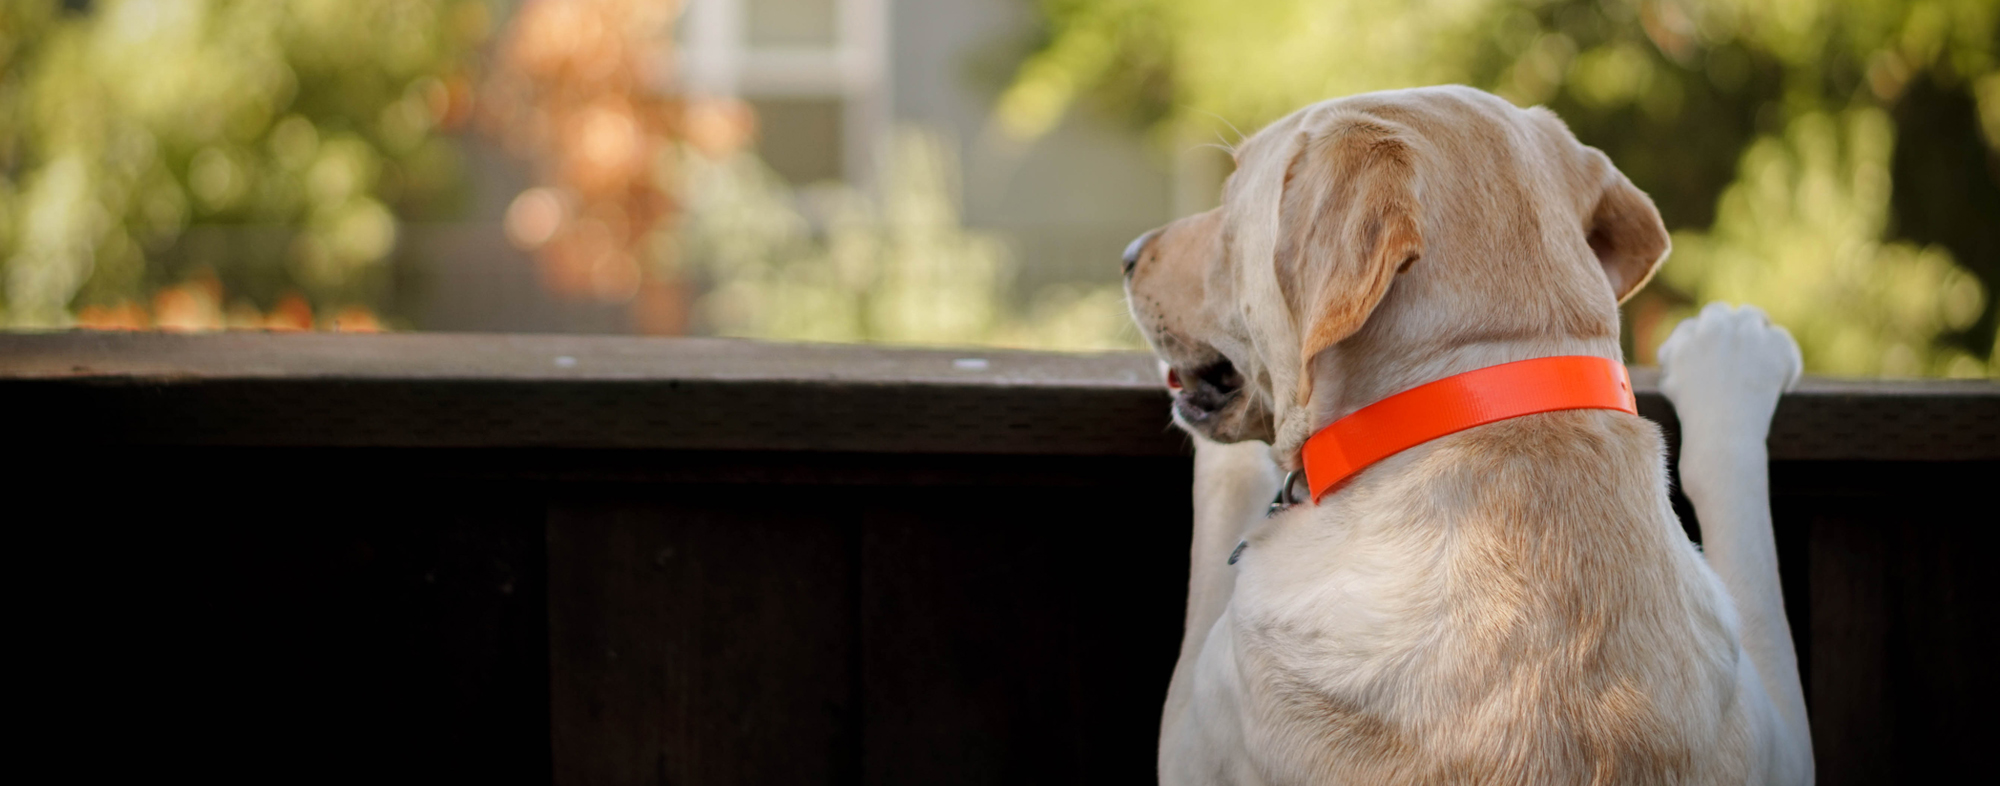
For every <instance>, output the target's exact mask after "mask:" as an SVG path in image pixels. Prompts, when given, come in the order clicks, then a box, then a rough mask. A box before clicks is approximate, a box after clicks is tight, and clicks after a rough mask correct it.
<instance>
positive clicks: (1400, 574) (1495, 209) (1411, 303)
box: [1124, 87, 1813, 784]
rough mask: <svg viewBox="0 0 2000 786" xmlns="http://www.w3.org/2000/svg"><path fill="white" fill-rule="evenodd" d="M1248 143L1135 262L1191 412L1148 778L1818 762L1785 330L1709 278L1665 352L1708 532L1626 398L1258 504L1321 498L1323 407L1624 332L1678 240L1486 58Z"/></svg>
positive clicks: (1144, 306)
mask: <svg viewBox="0 0 2000 786" xmlns="http://www.w3.org/2000/svg"><path fill="white" fill-rule="evenodd" d="M1232 152H1233V155H1234V157H1235V159H1236V169H1235V171H1234V173H1233V174H1231V175H1230V177H1229V179H1228V180H1227V181H1226V182H1225V184H1224V187H1223V197H1222V202H1221V206H1220V207H1218V208H1216V209H1214V210H1211V211H1208V212H1205V213H1201V214H1198V215H1193V216H1188V217H1185V218H1182V219H1179V220H1177V221H1174V222H1172V223H1170V224H1168V225H1166V226H1164V227H1162V228H1160V229H1158V230H1154V231H1153V232H1149V233H1147V234H1146V235H1144V236H1142V237H1140V238H1139V239H1138V240H1136V241H1134V242H1133V244H1132V246H1131V247H1130V248H1128V249H1127V251H1126V254H1125V258H1124V265H1125V277H1126V294H1127V296H1128V298H1129V303H1130V307H1131V312H1132V315H1133V318H1134V319H1135V321H1136V322H1137V323H1138V325H1139V327H1140V329H1141V332H1142V333H1143V334H1144V335H1145V337H1146V340H1147V341H1148V342H1149V344H1150V345H1151V346H1152V348H1153V350H1154V351H1155V354H1157V355H1158V357H1159V358H1160V360H1161V362H1162V364H1163V366H1164V367H1165V368H1166V369H1167V370H1166V373H1165V376H1166V378H1167V382H1168V386H1169V388H1170V389H1172V391H1173V417H1174V420H1175V421H1176V423H1177V424H1178V425H1179V426H1180V427H1181V428H1183V429H1184V430H1186V431H1187V432H1188V433H1190V434H1192V435H1193V436H1194V439H1195V441H1196V443H1197V449H1196V456H1195V477H1196V484H1195V489H1194V510H1195V532H1194V543H1193V546H1192V549H1191V553H1190V556H1191V559H1192V572H1191V577H1190V586H1189V593H1188V608H1187V621H1186V635H1185V638H1184V640H1183V643H1182V646H1181V653H1180V661H1179V664H1178V665H1177V666H1176V667H1175V669H1174V674H1173V679H1172V682H1171V684H1170V687H1169V689H1168V694H1167V699H1166V704H1165V708H1164V715H1163V718H1162V721H1161V735H1160V751H1159V777H1160V782H1161V783H1163V784H1192V783H1201V784H1308V783H1314V784H1316V783H1357V784H1397V783H1426V784H1433V783H1496V784H1517V783H1518V784H1545V783H1549V784H1553V783H1592V784H1614V783H1615V784H1625V783H1633V784H1639V783H1730V784H1743V783H1805V782H1810V781H1811V779H1812V774H1813V770H1812V766H1813V765H1812V755H1811V740H1810V736H1809V733H1808V729H1807V725H1806V724H1807V721H1806V714H1805V704H1804V700H1803V691H1802V690H1801V688H1800V685H1799V678H1798V668H1797V663H1796V658H1795V654H1794V652H1793V648H1792V642H1791V636H1790V630H1789V627H1788V625H1787V622H1786V619H1785V613H1784V606H1783V603H1782V598H1781V597H1780V594H1779V584H1778V566H1777V558H1776V549H1775V546H1774V541H1773V537H1772V532H1771V524H1770V512H1769V505H1768V493H1767V490H1766V486H1767V480H1766V475H1765V472H1766V470H1765V460H1766V458H1765V453H1764V446H1763V437H1764V434H1765V433H1766V432H1767V430H1768V428H1769V423H1770V418H1771V414H1772V412H1773V410H1774V408H1775V406H1776V401H1777V399H1778V396H1779V394H1780V393H1781V392H1782V391H1783V390H1784V389H1785V388H1786V387H1788V386H1789V385H1790V384H1792V382H1793V381H1794V380H1796V378H1797V376H1798V370H1799V360H1798V351H1797V347H1796V345H1795V344H1793V343H1792V342H1791V339H1790V337H1789V336H1788V335H1787V334H1785V333H1784V332H1783V331H1782V329H1779V328H1775V327H1772V326H1770V325H1769V324H1768V322H1767V321H1766V320H1765V319H1764V318H1763V316H1762V315H1761V314H1760V313H1758V312H1756V311H1755V310H1754V309H1747V308H1746V309H1731V308H1728V307H1723V306H1712V307H1710V308H1708V309H1705V310H1704V311H1703V312H1702V313H1701V315H1700V316H1699V317H1698V318H1696V319H1692V320H1689V321H1688V322H1686V323H1683V324H1682V325H1681V326H1680V327H1679V328H1678V329H1677V331H1676V333H1674V334H1673V336H1672V337H1671V338H1670V340H1669V341H1668V342H1667V343H1666V344H1665V345H1664V346H1663V347H1662V350H1661V362H1662V367H1663V378H1662V383H1661V387H1662V390H1663V391H1664V392H1665V394H1666V395H1667V397H1668V398H1669V400H1670V401H1672V402H1673V403H1674V405H1675V406H1676V408H1677V410H1678V412H1679V413H1680V418H1681V423H1682V426H1683V435H1684V437H1683V448H1682V456H1683V458H1682V478H1683V483H1684V486H1685V490H1686V492H1687V494H1688V496H1689V498H1690V499H1691V500H1692V501H1693V503H1694V505H1695V509H1696V511H1697V513H1698V515H1699V518H1700V521H1701V526H1702V530H1703V533H1704V541H1705V548H1706V553H1705V554H1704V553H1703V551H1702V550H1701V549H1700V548H1699V547H1697V546H1695V545H1694V544H1692V543H1690V542H1689V541H1688V539H1687V537H1686V535H1685V534H1684V531H1683V530H1682V529H1681V526H1680V523H1679V522H1678V520H1677V519H1676V517H1675V514H1674V512H1673V509H1672V507H1671V505H1670V504H1669V501H1668V489H1667V474H1666V469H1665V459H1664V456H1665V449H1664V441H1663V439H1662V437H1661V434H1660V431H1659V429H1658V428H1657V427H1656V426H1654V425H1653V424H1652V423H1651V422H1649V421H1647V420H1644V419H1642V418H1640V417H1638V416H1637V415H1635V414H1631V413H1630V412H1628V411H1618V410H1614V409H1602V408H1600V409H1570V410H1564V411H1550V412H1542V413H1540V414H1530V415H1525V416H1521V417H1513V418H1510V419H1504V420H1500V421H1498V422H1492V423H1489V424H1486V425H1480V426H1477V427H1474V428H1469V429H1466V430H1463V431H1459V432H1457V433H1452V434H1449V435H1448V436H1442V437H1439V438H1435V439H1431V440H1430V441H1427V442H1422V443H1421V444H1417V445H1415V446H1413V447H1409V448H1408V449H1404V450H1401V451H1400V452H1396V453H1393V454H1392V455H1389V456H1388V457H1386V458H1383V459H1382V460H1380V461H1379V462H1377V463H1374V464H1373V465H1371V466H1368V467H1366V468H1365V469H1363V470H1362V471H1360V472H1358V473H1357V474H1354V475H1352V476H1351V477H1350V478H1349V479H1347V480H1346V481H1345V482H1344V483H1343V484H1341V485H1339V486H1337V487H1335V488H1333V489H1331V490H1330V491H1327V492H1325V493H1324V495H1323V496H1319V498H1318V499H1317V500H1316V501H1312V500H1301V501H1299V502H1297V504H1293V505H1290V506H1288V507H1287V506H1283V505H1279V504H1275V503H1270V502H1269V500H1271V498H1272V496H1273V494H1274V491H1276V492H1277V493H1278V495H1279V496H1280V498H1281V499H1282V498H1285V497H1287V496H1297V493H1296V491H1295V490H1294V488H1293V487H1292V481H1291V480H1290V478H1291V475H1289V474H1287V473H1291V472H1294V471H1297V470H1300V469H1301V467H1302V462H1303V459H1302V458H1301V454H1302V451H1303V450H1304V449H1305V447H1306V445H1307V442H1308V439H1309V438H1311V437H1312V436H1313V435H1314V434H1315V433H1316V432H1318V431H1319V430H1320V429H1323V428H1326V427H1327V426H1328V425H1329V424H1332V423H1335V422H1336V421H1340V420H1341V419H1343V418H1346V417H1348V416H1350V415H1352V414H1354V413H1355V412H1357V411H1359V410H1361V409H1363V408H1364V407H1367V406H1368V405H1370V404H1372V403H1375V402H1378V401H1380V400H1382V399H1384V398H1385V397H1389V396H1391V395H1392V394H1397V393H1399V392H1401V391H1406V390H1410V389H1411V388H1415V387H1418V386H1420V385H1424V384H1426V383H1431V382H1434V381H1437V380H1442V379H1445V378H1448V377H1453V376H1454V375H1460V374H1463V373H1465V372H1471V371H1475V370H1478V369H1484V368H1488V367H1493V366H1497V365H1500V364H1506V363H1511V362H1514V361H1523V360H1531V359H1537V358H1551V357H1562V356H1582V357H1584V358H1592V357H1594V358H1607V359H1610V360H1611V361H1613V362H1616V361H1617V360H1618V359H1619V358H1621V357H1622V355H1621V352H1620V349H1619V343H1618V335H1619V331H1618V311H1617V304H1618V303H1619V302H1620V301H1622V300H1623V299H1624V298H1625V297H1627V296H1628V295H1630V294H1631V293H1632V292H1634V291H1636V290H1637V289H1639V287H1641V286H1642V285H1643V284H1644V283H1645V282H1646V281H1647V280H1648V279H1649V278H1650V277H1651V276H1652V274H1653V271H1654V269H1655V268H1656V267H1657V265H1658V264H1659V263H1660V262H1661V261H1663V260H1664V258H1665V257H1666V254H1667V251H1668V246H1669V242H1668V235H1667V232H1666V229H1665V227H1664V225H1663V224H1662V222H1661V219H1660V216H1659V213H1658V211H1657V210H1656V209H1655V208H1654V206H1653V204H1652V201H1651V200H1650V199H1649V198H1648V197H1647V196H1646V195H1645V194H1644V193H1642V192H1641V191H1639V190H1638V189H1637V188H1636V187H1634V186H1633V185H1632V184H1631V182H1630V181H1629V180H1627V179H1626V178H1625V176H1624V175H1623V174H1621V173H1620V172H1619V171H1618V170H1617V168H1616V167H1614V166H1613V165H1612V164H1611V162H1610V160H1609V159H1608V158H1607V157H1606V156H1605V155H1604V154H1602V153H1601V152H1599V151H1597V150H1595V149H1592V148H1589V147H1586V146H1584V145H1583V144H1581V143H1580V142H1578V141H1577V139H1576V138H1575V136H1574V135H1572V134H1571V133H1570V132H1569V130H1568V128H1567V127H1565V126H1564V125H1563V123H1562V122H1561V121H1560V120H1559V119H1557V117H1556V116H1555V115H1554V114H1553V113H1551V112H1549V111H1547V110H1545V109H1541V108H1533V109H1521V108H1518V107H1515V106H1513V105H1512V104H1510V103H1508V102H1507V101H1505V100H1503V99H1501V98H1498V97H1496V96H1493V95H1490V94H1488V93H1485V92H1482V91H1479V90H1475V89H1472V88H1466V87H1434V88H1422V89H1414V90H1403V91H1393V92H1384V93H1371V94H1365V95H1358V96H1352V97H1348V98H1342V99H1335V100H1331V101H1326V102H1323V103H1319V104H1315V105H1313V106H1309V107H1307V108H1305V109H1302V110H1299V111H1298V112H1296V113H1293V114H1292V115H1290V116H1288V117H1285V118H1283V119H1281V120H1278V121H1277V122H1275V123H1272V124H1271V125H1270V126H1269V127H1267V128H1265V129H1263V130H1262V131H1260V132H1258V133H1257V134H1255V135H1253V136H1251V137H1250V138H1248V139H1246V140H1245V141H1244V142H1242V143H1241V144H1240V145H1239V146H1237V147H1236V148H1235V149H1234V150H1233V151H1232ZM1596 362H1598V363H1599V364H1600V365H1602V362H1601V361H1596ZM1615 368H1617V369H1619V371H1618V373H1619V374H1620V375H1622V368H1623V367H1622V366H1615ZM1626 395H1628V396H1629V392H1628V393H1627V394H1626ZM1281 485H1283V486H1285V487H1286V488H1284V489H1282V490H1280V486H1281Z"/></svg>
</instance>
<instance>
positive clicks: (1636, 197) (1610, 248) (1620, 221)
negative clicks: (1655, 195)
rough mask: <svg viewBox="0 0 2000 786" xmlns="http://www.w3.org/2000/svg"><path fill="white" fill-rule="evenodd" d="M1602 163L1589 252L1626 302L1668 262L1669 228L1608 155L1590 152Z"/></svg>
mask: <svg viewBox="0 0 2000 786" xmlns="http://www.w3.org/2000/svg"><path fill="white" fill-rule="evenodd" d="M1591 152H1592V153H1593V154H1595V157H1596V158H1599V159H1603V160H1602V166H1603V169H1602V172H1603V174H1602V175H1601V177H1600V178H1599V179H1598V188H1599V192H1598V195H1597V204H1596V206H1595V207H1593V208H1591V210H1590V213H1589V217H1588V218H1587V219H1585V221H1584V226H1583V231H1584V233H1585V236H1586V237H1587V238H1589V240H1590V250H1591V251H1593V252H1595V253H1596V254H1597V263H1598V264H1599V265H1602V266H1603V267H1604V277H1605V278H1607V279H1610V281H1611V293H1612V295H1613V296H1614V297H1616V298H1617V299H1618V302H1620V303H1623V302H1625V299H1626V298H1628V297H1631V296H1632V293H1634V292H1637V291H1639V288H1640V287H1643V286H1645V285H1646V282H1647V281H1648V280H1651V279H1652V277H1653V271H1655V270H1658V269H1659V268H1660V263H1661V262H1662V261H1665V260H1666V258H1667V251H1668V250H1669V247H1670V245H1671V244H1670V241H1669V240H1668V239H1667V225H1666V224H1665V223H1664V222H1662V221H1661V220H1660V211H1659V209H1658V208H1656V207H1653V200H1652V199H1651V198H1648V197H1647V196H1646V192H1644V191H1640V190H1639V188H1638V187H1637V186H1634V185H1632V181H1630V180H1627V179H1626V178H1625V174H1624V173H1622V172H1619V171H1618V168H1617V167H1615V166H1612V165H1611V161H1610V159H1607V158H1604V154H1602V153H1598V152H1597V151H1595V150H1593V151H1591Z"/></svg>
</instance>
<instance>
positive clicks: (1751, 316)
mask: <svg viewBox="0 0 2000 786" xmlns="http://www.w3.org/2000/svg"><path fill="white" fill-rule="evenodd" d="M1659 354H1660V392H1661V393H1664V394H1666V397H1667V400H1668V401H1671V402H1673V405H1674V411H1675V412H1676V414H1678V415H1679V416H1680V419H1681V422H1682V424H1683V426H1688V425H1697V424H1698V425H1706V426H1714V427H1721V428H1755V429H1757V430H1758V432H1759V433H1760V434H1761V433H1762V432H1763V431H1765V430H1768V429H1769V428H1770V424H1771V413H1772V412H1773V411H1774V410H1776V409H1777V406H1778V395H1779V394H1781V393H1783V392H1785V391H1787V390H1790V389H1791V388H1792V386H1793V385H1796V384H1798V381H1799V371H1800V369H1801V368H1802V367H1803V364H1802V363H1801V361H1800V359H1799V345H1798V343H1797V342H1794V341H1792V334H1790V333H1787V332H1785V329H1784V328H1781V327H1778V326H1776V325H1773V324H1771V320H1770V319H1769V318H1767V317H1765V316H1764V312H1762V311H1759V310H1758V309H1757V307H1756V306H1743V307H1741V308H1734V307H1731V306H1729V305H1727V304H1724V303H1710V304H1708V305H1707V306H1705V307H1703V308H1702V310H1701V313H1700V314H1698V315H1696V316H1695V317H1694V318H1693V319H1688V320H1684V321H1682V322H1681V323H1680V324H1679V325H1677V326H1675V327H1674V332H1673V335H1671V336H1668V337H1667V342H1666V343H1665V344H1661V345H1660V353H1659Z"/></svg>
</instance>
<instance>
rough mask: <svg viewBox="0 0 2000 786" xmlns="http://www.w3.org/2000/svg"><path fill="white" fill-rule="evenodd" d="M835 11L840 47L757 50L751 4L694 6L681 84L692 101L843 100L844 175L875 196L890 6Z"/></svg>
mask: <svg viewBox="0 0 2000 786" xmlns="http://www.w3.org/2000/svg"><path fill="white" fill-rule="evenodd" d="M833 4H834V13H835V22H834V42H833V46H831V47H813V46H785V47H769V46H758V47H753V46H751V45H750V42H749V25H748V24H747V23H746V20H747V17H748V13H747V11H748V9H747V6H748V0H689V1H688V4H687V8H686V10H685V11H684V12H683V15H682V17H681V22H680V24H681V26H682V30H681V35H680V38H681V46H680V51H679V52H678V58H679V62H678V74H679V77H680V78H679V79H678V80H677V81H678V82H679V85H680V87H681V89H682V90H684V91H685V92H686V93H687V94H689V95H690V96H693V97H713V98H738V99H754V98H834V99H839V100H840V101H841V107H842V109H841V129H840V138H841V148H842V149H841V151H840V154H841V155H840V160H841V174H842V176H843V177H844V178H845V179H846V180H847V182H849V183H852V184H855V185H857V186H861V187H864V188H868V187H872V185H873V180H874V177H873V176H874V171H875V168H874V166H873V163H874V155H875V150H876V148H877V146H878V145H877V143H878V142H879V141H880V140H881V139H882V138H883V136H884V135H885V134H886V133H887V131H888V125H889V89H888V88H889V84H888V81H889V80H888V76H889V40H888V39H889V19H888V11H889V9H888V4H889V0H833Z"/></svg>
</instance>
